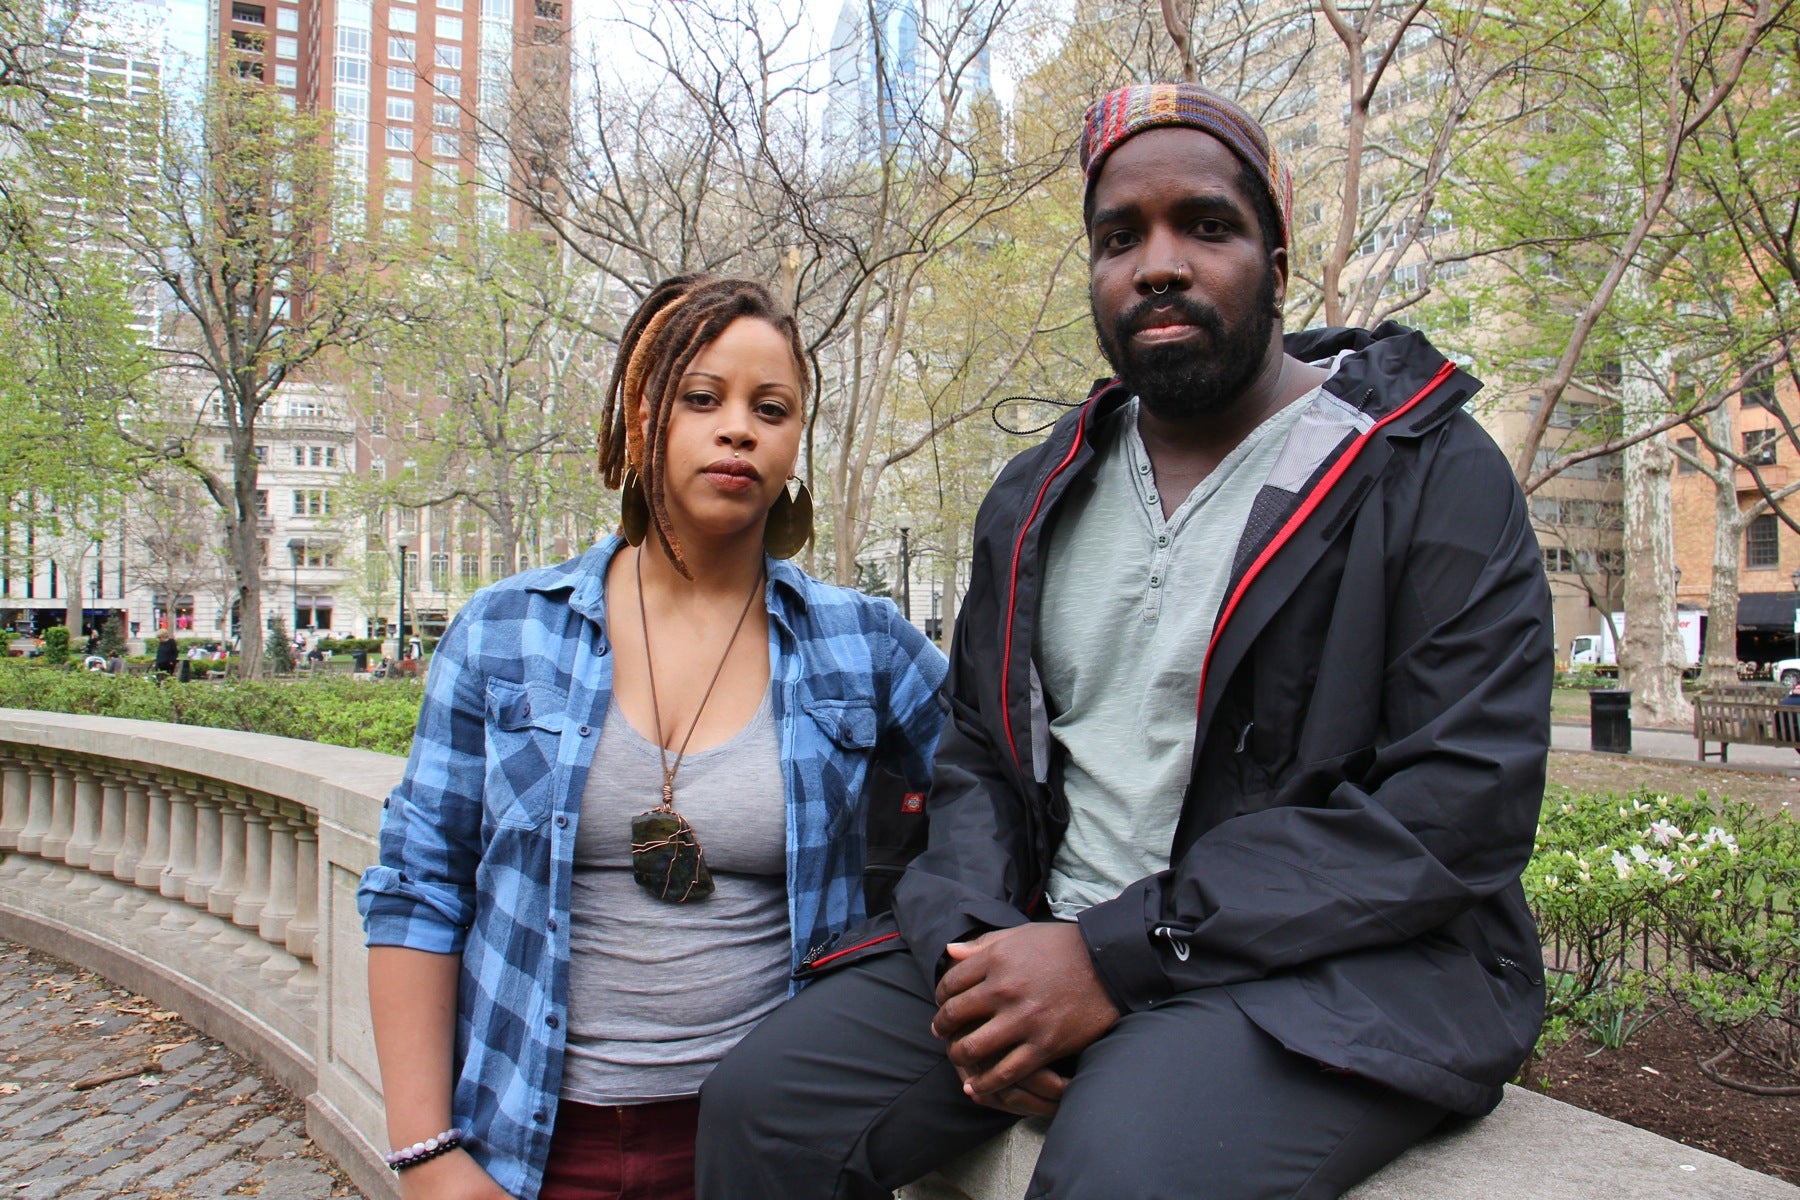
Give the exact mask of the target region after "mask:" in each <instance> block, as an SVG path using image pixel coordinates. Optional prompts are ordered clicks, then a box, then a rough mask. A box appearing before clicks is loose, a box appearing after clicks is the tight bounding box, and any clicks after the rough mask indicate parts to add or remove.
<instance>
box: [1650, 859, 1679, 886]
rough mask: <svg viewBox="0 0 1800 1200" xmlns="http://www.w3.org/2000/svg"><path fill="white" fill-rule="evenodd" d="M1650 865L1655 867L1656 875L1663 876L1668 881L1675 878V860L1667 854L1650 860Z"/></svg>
mask: <svg viewBox="0 0 1800 1200" xmlns="http://www.w3.org/2000/svg"><path fill="white" fill-rule="evenodd" d="M1650 865H1651V866H1652V867H1655V868H1656V873H1657V874H1658V875H1661V876H1662V877H1663V878H1664V879H1668V880H1673V879H1674V877H1675V860H1674V859H1672V858H1670V857H1669V856H1668V855H1666V854H1659V855H1657V856H1656V857H1655V858H1653V859H1651V860H1650Z"/></svg>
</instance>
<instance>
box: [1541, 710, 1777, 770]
mask: <svg viewBox="0 0 1800 1200" xmlns="http://www.w3.org/2000/svg"><path fill="white" fill-rule="evenodd" d="M1699 746H1700V744H1699V742H1697V741H1696V740H1695V739H1694V735H1693V734H1691V733H1682V732H1679V731H1676V730H1670V729H1642V728H1639V727H1637V726H1633V727H1632V730H1631V757H1632V758H1646V759H1658V760H1662V761H1666V762H1672V763H1680V764H1681V765H1682V766H1684V767H1702V766H1705V767H1717V766H1721V765H1722V766H1724V767H1725V768H1726V769H1727V770H1732V771H1756V772H1758V773H1762V774H1769V775H1785V776H1787V777H1788V778H1790V779H1800V754H1796V753H1794V751H1792V750H1790V749H1789V748H1787V747H1786V746H1745V745H1735V744H1734V745H1733V746H1732V747H1731V751H1730V753H1731V759H1730V761H1729V762H1726V763H1723V764H1721V763H1720V762H1719V760H1718V759H1717V758H1709V759H1707V760H1706V761H1705V762H1701V761H1700V749H1699ZM1550 748H1551V749H1552V750H1574V751H1582V752H1587V751H1590V750H1591V749H1592V742H1591V741H1590V740H1589V732H1588V727H1587V725H1586V723H1577V722H1570V723H1567V724H1560V723H1559V724H1554V725H1552V726H1550ZM1707 749H1709V750H1712V751H1714V752H1716V751H1717V750H1718V744H1717V743H1708V744H1707ZM1607 757H1608V758H1620V757H1623V756H1622V755H1617V754H1608V755H1607Z"/></svg>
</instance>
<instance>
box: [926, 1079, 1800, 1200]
mask: <svg viewBox="0 0 1800 1200" xmlns="http://www.w3.org/2000/svg"><path fill="white" fill-rule="evenodd" d="M1043 1140H1044V1135H1043V1127H1042V1126H1041V1125H1039V1124H1037V1123H1035V1122H1022V1123H1020V1125H1019V1126H1018V1127H1017V1128H1015V1129H1014V1130H1013V1131H1012V1132H1011V1133H1009V1134H1006V1135H1005V1136H1003V1137H1000V1138H996V1139H995V1140H994V1141H992V1142H990V1143H988V1144H987V1145H986V1146H983V1147H982V1148H981V1149H980V1150H977V1151H975V1152H974V1153H973V1154H969V1155H965V1156H964V1157H963V1158H961V1159H959V1160H958V1161H957V1162H955V1163H953V1164H952V1165H951V1166H949V1167H947V1168H945V1169H944V1171H942V1172H941V1173H939V1174H936V1175H931V1176H928V1177H927V1178H925V1179H923V1180H920V1181H919V1182H918V1183H915V1184H913V1185H912V1186H911V1187H907V1188H903V1189H901V1191H900V1196H901V1197H902V1198H903V1200H1018V1198H1019V1197H1021V1196H1023V1195H1024V1194H1025V1185H1026V1183H1027V1182H1028V1181H1029V1180H1030V1178H1031V1168H1032V1166H1033V1164H1035V1163H1036V1162H1037V1154H1038V1149H1039V1148H1040V1147H1041V1146H1042V1145H1043ZM1346 1196H1347V1197H1348V1198H1349V1200H1613V1198H1614V1197H1620V1196H1629V1197H1631V1198H1632V1200H1800V1187H1794V1186H1793V1185H1792V1184H1788V1183H1783V1182H1782V1181H1781V1180H1779V1179H1776V1178H1774V1177H1773V1176H1770V1175H1762V1174H1759V1173H1757V1172H1755V1171H1752V1170H1750V1169H1748V1168H1747V1167H1741V1166H1739V1165H1738V1164H1736V1163H1734V1162H1731V1161H1729V1160H1727V1159H1723V1158H1720V1157H1718V1156H1717V1155H1715V1154H1708V1153H1706V1152H1705V1151H1704V1150H1695V1149H1692V1148H1691V1147H1688V1146H1683V1145H1682V1144H1681V1143H1679V1142H1672V1141H1670V1140H1669V1139H1668V1138H1665V1137H1659V1136H1657V1135H1656V1134H1654V1133H1649V1132H1646V1131H1645V1130H1642V1129H1637V1128H1635V1127H1633V1126H1630V1125H1625V1124H1622V1123H1621V1122H1618V1121H1613V1120H1609V1119H1608V1118H1606V1117H1602V1116H1597V1115H1595V1114H1594V1113H1591V1112H1588V1111H1586V1110H1585V1109H1580V1108H1576V1107H1574V1106H1573V1105H1569V1104H1564V1103H1563V1102H1562V1101H1560V1100H1553V1099H1551V1098H1550V1097H1549V1096H1545V1095H1542V1094H1540V1093H1537V1092H1530V1091H1526V1090H1524V1089H1522V1088H1516V1087H1509V1088H1507V1089H1506V1099H1505V1100H1504V1101H1503V1102H1502V1103H1501V1105H1500V1107H1499V1108H1497V1109H1495V1110H1494V1112H1493V1113H1492V1115H1490V1116H1488V1117H1487V1118H1485V1119H1483V1120H1480V1121H1462V1122H1457V1123H1456V1124H1455V1125H1454V1126H1450V1127H1447V1128H1445V1129H1443V1130H1441V1131H1439V1132H1438V1133H1436V1134H1434V1135H1433V1136H1431V1137H1430V1138H1427V1139H1426V1140H1425V1141H1424V1142H1422V1143H1420V1144H1419V1145H1417V1146H1415V1147H1413V1148H1412V1149H1411V1150H1409V1151H1407V1152H1406V1153H1405V1154H1403V1155H1401V1156H1400V1158H1399V1159H1397V1160H1396V1161H1395V1162H1393V1163H1391V1164H1390V1165H1389V1166H1388V1167H1387V1168H1386V1169H1384V1170H1382V1171H1380V1172H1379V1173H1377V1174H1376V1175H1375V1176H1374V1177H1373V1178H1372V1179H1369V1180H1367V1181H1365V1182H1364V1183H1362V1184H1361V1185H1360V1186H1358V1187H1356V1188H1354V1189H1353V1190H1351V1191H1350V1192H1348V1193H1346Z"/></svg>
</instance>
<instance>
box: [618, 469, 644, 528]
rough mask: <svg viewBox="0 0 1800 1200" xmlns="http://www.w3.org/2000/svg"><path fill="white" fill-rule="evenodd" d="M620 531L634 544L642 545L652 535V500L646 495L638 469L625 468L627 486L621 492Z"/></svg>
mask: <svg viewBox="0 0 1800 1200" xmlns="http://www.w3.org/2000/svg"><path fill="white" fill-rule="evenodd" d="M619 532H620V533H623V534H624V535H625V540H626V541H627V542H628V543H630V544H631V545H633V546H641V545H643V544H644V539H645V538H647V537H649V536H650V500H649V498H648V497H647V496H645V495H644V481H643V480H642V479H641V478H639V477H638V473H637V471H636V470H634V469H632V468H630V467H627V468H626V469H625V486H624V488H623V490H621V491H620V492H619Z"/></svg>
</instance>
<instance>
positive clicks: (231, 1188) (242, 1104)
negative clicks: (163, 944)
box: [0, 941, 359, 1200]
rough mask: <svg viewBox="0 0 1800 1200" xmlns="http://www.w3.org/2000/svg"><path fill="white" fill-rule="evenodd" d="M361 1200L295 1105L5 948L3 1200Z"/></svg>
mask: <svg viewBox="0 0 1800 1200" xmlns="http://www.w3.org/2000/svg"><path fill="white" fill-rule="evenodd" d="M114 1075H118V1076H122V1077H121V1078H116V1079H108V1078H107V1077H110V1076H114ZM357 1195H359V1193H358V1192H357V1191H356V1190H355V1189H354V1188H353V1187H352V1186H351V1185H350V1183H349V1181H348V1180H347V1179H346V1178H345V1177H344V1176H343V1174H342V1173H341V1172H339V1171H338V1170H337V1169H336V1168H335V1167H334V1166H332V1164H331V1163H330V1162H329V1161H327V1160H326V1158H325V1157H324V1155H322V1154H320V1153H319V1151H318V1150H317V1149H316V1148H314V1146H313V1144H312V1143H311V1142H310V1141H308V1140H307V1138H306V1131H305V1117H304V1113H303V1111H302V1109H301V1106H300V1104H299V1103H298V1102H296V1101H295V1100H294V1099H293V1098H292V1097H291V1096H289V1095H288V1094H287V1093H286V1092H285V1091H283V1090H282V1089H281V1088H279V1087H277V1086H276V1085H275V1084H273V1083H269V1082H266V1081H265V1080H264V1079H262V1078H261V1076H260V1075H259V1074H258V1072H257V1070H256V1069H255V1068H254V1067H253V1066H252V1065H251V1064H250V1063H249V1062H247V1061H246V1060H245V1059H242V1058H240V1057H238V1056H237V1055H236V1054H233V1053H231V1051H229V1050H227V1049H225V1048H224V1047H223V1046H221V1045H219V1044H218V1043H217V1042H214V1041H212V1040H210V1039H208V1038H206V1037H204V1036H202V1035H201V1034H199V1033H197V1032H195V1031H194V1030H192V1029H190V1028H188V1027H187V1026H186V1025H184V1024H183V1023H182V1022H181V1020H180V1019H179V1018H178V1017H177V1016H176V1014H174V1013H172V1012H163V1011H160V1010H158V1009H157V1007H156V1006H155V1005H154V1004H151V1003H150V1002H149V1001H147V1000H144V999H143V998H142V997H139V996H134V995H132V994H131V993H130V992H127V991H125V990H124V989H123V988H119V987H115V986H113V985H112V984H111V983H109V982H107V981H106V980H104V979H102V978H100V977H99V976H97V975H94V974H91V973H89V972H87V971H83V970H81V969H80V968H78V967H73V966H70V965H69V964H68V963H64V962H60V961H58V960H56V959H53V958H49V957H46V956H44V955H41V954H37V953H35V952H32V951H28V950H25V949H22V948H20V947H18V946H16V945H13V944H12V943H10V942H4V941H0V1200H13V1198H19V1200H47V1198H48V1197H52V1196H55V1197H61V1198H64V1200H213V1198H214V1197H225V1196H258V1197H260V1198H261V1200H325V1198H326V1197H333V1196H357Z"/></svg>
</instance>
